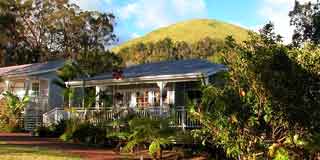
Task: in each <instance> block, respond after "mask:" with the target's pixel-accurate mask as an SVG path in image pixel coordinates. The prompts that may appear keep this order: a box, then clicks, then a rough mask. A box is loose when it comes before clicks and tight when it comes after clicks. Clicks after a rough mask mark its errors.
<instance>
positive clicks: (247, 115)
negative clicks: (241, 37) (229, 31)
mask: <svg viewBox="0 0 320 160" xmlns="http://www.w3.org/2000/svg"><path fill="white" fill-rule="evenodd" d="M274 35H276V34H275V33H274V31H273V30H272V27H271V26H270V24H267V26H265V27H264V29H263V32H261V33H260V35H257V34H251V38H250V39H249V40H248V41H245V42H244V44H237V43H236V42H235V41H234V40H233V39H232V38H230V37H229V38H228V39H227V42H226V44H227V45H228V46H227V47H226V48H225V49H224V51H223V54H222V55H223V58H224V62H225V64H226V65H227V66H228V69H229V70H228V73H224V74H222V76H221V77H222V78H223V80H224V81H225V82H226V83H225V84H224V85H218V84H216V85H215V84H214V85H210V86H205V87H204V88H203V91H202V95H203V97H202V100H201V103H200V105H191V106H190V108H191V109H190V112H191V114H192V115H193V116H194V117H195V118H196V119H198V120H199V121H200V122H201V123H202V124H203V126H204V127H203V128H202V129H200V130H194V131H193V132H194V135H195V136H196V137H200V139H201V140H203V141H205V142H206V144H207V145H215V146H217V147H219V148H222V149H223V150H224V151H225V154H227V155H228V156H230V157H233V158H238V159H250V158H251V159H254V158H258V157H270V158H277V157H283V156H284V157H286V158H293V159H302V158H304V157H308V156H310V155H312V152H315V151H310V150H308V149H307V148H308V147H307V146H308V145H307V143H308V141H309V140H310V139H312V138H311V137H317V136H316V135H318V133H319V128H320V123H319V121H320V120H319V118H318V117H320V109H319V107H316V106H320V94H319V93H318V92H315V91H314V90H317V89H316V88H317V86H318V82H319V81H320V79H319V73H318V72H319V71H320V70H319V65H320V63H318V62H319V60H318V59H319V58H320V54H318V52H317V51H316V50H314V49H290V48H288V47H287V46H284V45H282V44H279V43H277V41H275V40H276V39H277V38H275V37H276V36H274ZM308 50H312V51H308ZM311 52H316V53H315V54H314V55H313V56H311V57H309V56H307V54H310V53H311ZM298 54H301V55H302V56H301V57H300V56H296V55H298ZM298 57H299V58H298ZM307 57H308V58H307ZM311 61H316V63H313V62H311ZM315 70H317V71H315ZM311 141H312V140H311ZM313 142H314V140H313ZM317 152H319V150H318V151H317ZM289 156H290V157H289Z"/></svg>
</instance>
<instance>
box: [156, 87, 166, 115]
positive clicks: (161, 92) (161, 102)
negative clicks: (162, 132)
mask: <svg viewBox="0 0 320 160" xmlns="http://www.w3.org/2000/svg"><path fill="white" fill-rule="evenodd" d="M157 85H158V87H159V89H160V115H162V109H163V88H164V86H165V85H166V82H157Z"/></svg>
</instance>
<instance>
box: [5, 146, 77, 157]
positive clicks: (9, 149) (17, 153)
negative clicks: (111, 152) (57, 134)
mask: <svg viewBox="0 0 320 160" xmlns="http://www.w3.org/2000/svg"><path fill="white" fill-rule="evenodd" d="M0 157H1V158H0V159H1V160H81V158H80V157H76V156H72V155H68V154H65V153H62V152H59V151H56V150H50V149H43V148H39V147H20V146H14V145H4V144H0Z"/></svg>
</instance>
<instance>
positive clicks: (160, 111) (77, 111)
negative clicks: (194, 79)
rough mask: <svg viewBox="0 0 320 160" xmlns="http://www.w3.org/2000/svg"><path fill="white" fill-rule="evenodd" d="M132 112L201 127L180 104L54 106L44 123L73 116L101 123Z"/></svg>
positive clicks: (137, 114) (182, 125)
mask: <svg viewBox="0 0 320 160" xmlns="http://www.w3.org/2000/svg"><path fill="white" fill-rule="evenodd" d="M130 113H134V115H135V116H137V117H141V118H144V117H148V118H159V117H164V118H170V119H171V120H172V122H173V124H172V125H173V127H178V128H182V129H185V128H199V127H200V123H199V121H197V120H193V119H192V118H191V117H190V115H189V114H188V112H187V110H186V108H185V107H184V106H178V107H175V108H174V109H170V108H160V107H148V108H144V109H139V108H103V109H98V108H90V109H84V108H72V109H63V108H54V109H53V110H51V111H49V112H47V113H45V114H43V123H44V124H47V125H48V124H52V123H57V122H58V121H59V120H62V119H69V118H70V117H71V116H79V117H87V119H88V120H89V121H91V122H93V123H99V122H102V121H113V120H117V119H120V118H123V117H125V116H128V115H129V114H130Z"/></svg>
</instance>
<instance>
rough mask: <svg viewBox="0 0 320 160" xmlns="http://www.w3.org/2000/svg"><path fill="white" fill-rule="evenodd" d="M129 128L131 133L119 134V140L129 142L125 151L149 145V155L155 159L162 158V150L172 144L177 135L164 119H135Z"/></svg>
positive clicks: (131, 121) (130, 122)
mask: <svg viewBox="0 0 320 160" xmlns="http://www.w3.org/2000/svg"><path fill="white" fill-rule="evenodd" d="M129 128H130V129H129V131H127V132H120V133H119V134H118V136H119V138H122V139H123V138H126V140H127V141H128V142H127V143H126V146H125V147H124V151H126V152H130V151H132V150H133V149H134V148H135V147H137V146H141V145H149V147H148V148H149V153H150V155H152V156H154V157H157V156H160V157H161V151H162V149H163V148H164V147H165V146H166V145H168V144H171V143H172V140H173V139H174V135H175V129H173V128H172V127H170V126H169V122H168V120H164V119H150V118H134V119H132V120H130V121H129Z"/></svg>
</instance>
